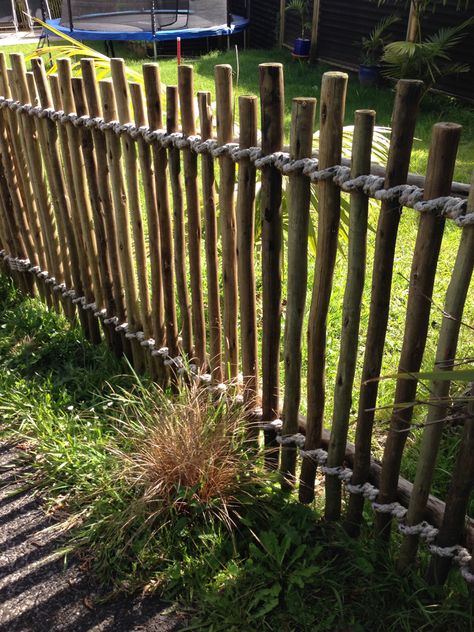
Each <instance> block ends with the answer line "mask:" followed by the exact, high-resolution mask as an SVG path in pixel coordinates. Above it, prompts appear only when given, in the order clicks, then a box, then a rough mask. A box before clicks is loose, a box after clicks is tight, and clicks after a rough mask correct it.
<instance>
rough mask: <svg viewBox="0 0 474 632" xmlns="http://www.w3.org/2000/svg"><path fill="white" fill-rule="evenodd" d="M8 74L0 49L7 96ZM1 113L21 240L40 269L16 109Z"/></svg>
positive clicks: (35, 220)
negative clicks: (16, 188) (16, 192)
mask: <svg viewBox="0 0 474 632" xmlns="http://www.w3.org/2000/svg"><path fill="white" fill-rule="evenodd" d="M10 74H11V71H9V70H8V69H7V65H6V59H5V53H1V52H0V78H1V80H0V85H1V89H2V94H3V95H4V96H5V97H6V98H11V97H12V96H13V95H12V91H11V89H10ZM4 116H5V125H6V128H7V139H8V140H10V141H11V147H12V153H13V156H12V157H13V165H14V170H15V174H16V177H17V182H18V185H19V195H20V200H19V204H20V207H21V208H22V209H23V213H22V216H19V223H20V225H21V226H24V227H25V228H26V229H27V230H26V231H25V233H24V240H25V246H26V248H27V254H28V258H29V260H30V261H31V264H32V265H39V266H40V267H41V268H42V269H45V268H46V259H45V252H44V248H43V244H42V236H41V229H40V226H39V222H38V216H37V212H36V205H35V200H34V198H33V192H32V189H31V182H30V179H29V178H28V175H27V173H26V170H25V169H24V165H25V163H26V160H27V159H26V155H25V151H24V147H23V142H22V135H21V133H20V130H19V118H18V115H17V114H16V113H15V112H13V111H12V110H10V109H8V108H7V110H6V112H5V114H4ZM8 171H9V170H8ZM37 286H38V290H39V292H40V294H41V295H42V296H43V297H44V291H45V290H44V284H42V283H41V282H40V281H39V280H38V283H37Z"/></svg>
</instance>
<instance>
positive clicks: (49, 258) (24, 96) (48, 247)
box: [9, 53, 61, 300]
mask: <svg viewBox="0 0 474 632" xmlns="http://www.w3.org/2000/svg"><path fill="white" fill-rule="evenodd" d="M10 61H11V64H12V73H9V75H10V76H11V78H12V80H13V84H12V83H10V86H12V85H14V89H15V92H16V98H17V99H18V100H20V101H22V102H23V103H28V102H29V100H30V99H29V91H28V83H27V78H26V67H25V60H24V58H23V55H21V54H20V53H12V54H11V55H10ZM19 126H20V129H21V130H22V136H23V140H24V155H25V157H26V164H27V166H28V170H29V175H30V178H31V184H32V189H33V192H34V196H35V200H36V208H37V211H38V218H39V224H40V227H41V233H42V238H43V242H44V247H45V254H46V257H45V263H46V265H47V270H48V271H49V274H50V276H54V275H55V273H56V272H57V273H58V274H59V276H60V273H61V270H60V261H59V244H58V240H57V235H56V227H55V222H54V218H53V214H52V209H51V206H50V203H49V198H48V190H47V184H46V180H45V174H44V172H43V164H42V160H41V153H40V150H39V146H38V142H39V141H38V138H37V135H36V123H35V121H34V120H33V119H32V118H31V117H30V116H29V115H28V114H27V113H25V114H20V115H19ZM46 295H47V296H49V297H50V300H51V299H52V298H53V295H52V288H51V286H49V287H47V288H46ZM54 299H57V296H56V295H55V296H54Z"/></svg>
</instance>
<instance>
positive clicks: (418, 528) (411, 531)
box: [398, 520, 439, 542]
mask: <svg viewBox="0 0 474 632" xmlns="http://www.w3.org/2000/svg"><path fill="white" fill-rule="evenodd" d="M398 530H399V531H400V533H402V534H403V535H416V536H419V537H420V538H422V539H423V540H425V541H426V542H434V540H435V538H436V536H437V535H438V533H439V529H437V528H436V527H433V525H431V524H429V522H426V520H423V521H422V522H419V523H418V524H414V525H408V524H402V523H400V524H399V525H398Z"/></svg>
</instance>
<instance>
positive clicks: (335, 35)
mask: <svg viewBox="0 0 474 632" xmlns="http://www.w3.org/2000/svg"><path fill="white" fill-rule="evenodd" d="M237 1H239V0H237ZM240 1H242V0H240ZM320 2H321V7H320V22H319V36H318V57H319V58H320V59H322V60H325V61H329V62H331V63H334V64H337V65H338V66H341V67H345V68H349V69H354V70H355V69H356V68H357V66H358V64H359V61H360V56H361V48H360V45H361V40H362V38H363V37H364V36H367V35H368V34H369V33H370V31H371V29H372V28H373V27H374V26H375V25H376V24H377V22H378V21H379V20H380V19H381V18H382V17H385V16H387V15H390V14H392V13H398V14H399V15H400V17H401V21H400V23H398V24H397V25H395V26H394V27H393V34H394V36H395V37H396V38H397V39H405V33H406V27H407V22H408V9H406V8H405V7H404V6H403V5H400V3H398V6H396V3H395V2H394V1H393V0H388V1H387V2H386V3H385V4H384V5H382V6H380V7H379V6H377V2H376V0H357V2H354V0H320ZM231 4H232V3H231ZM457 5H458V0H447V1H446V5H445V6H443V5H440V6H438V7H437V9H436V11H435V12H434V13H429V14H428V15H427V16H426V18H425V20H424V24H423V33H424V34H425V35H426V36H428V35H430V34H432V33H434V32H436V31H437V30H438V29H439V28H442V27H448V26H454V25H455V24H459V23H460V22H462V21H463V20H465V19H467V18H468V17H471V16H473V15H474V0H471V6H470V8H469V9H463V10H460V11H458V10H457ZM250 18H251V26H250V38H249V45H250V46H252V47H257V48H258V47H262V48H268V47H271V46H274V45H275V44H276V43H277V41H278V27H279V0H260V1H258V0H251V14H250ZM298 35H299V32H298V22H297V20H296V18H295V16H294V15H292V14H291V13H288V14H287V15H286V28H285V42H286V43H287V44H289V45H291V44H292V42H293V40H294V38H295V37H297V36H298ZM452 55H453V58H454V60H455V61H459V62H463V63H467V64H469V65H470V66H471V72H470V73H467V74H461V75H458V76H452V77H450V78H449V79H447V80H445V81H443V82H442V83H441V84H440V85H439V86H438V87H439V88H441V89H443V90H446V91H447V92H449V93H450V94H454V95H456V96H460V97H463V98H467V99H470V100H474V27H472V28H471V29H470V33H469V34H468V35H467V37H465V38H464V40H463V42H462V43H461V44H460V45H459V46H457V47H456V48H455V49H453V53H452Z"/></svg>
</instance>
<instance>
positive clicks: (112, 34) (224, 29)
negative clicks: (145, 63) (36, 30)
mask: <svg viewBox="0 0 474 632" xmlns="http://www.w3.org/2000/svg"><path fill="white" fill-rule="evenodd" d="M60 21H61V20H60V19H56V20H46V23H47V24H49V25H50V26H52V27H53V28H55V29H56V30H57V31H59V32H60V33H64V34H65V35H70V36H71V37H74V38H75V39H77V40H120V41H124V40H147V41H152V40H155V41H157V42H167V41H171V40H176V38H177V37H180V38H181V39H198V38H200V37H216V36H218V35H234V33H241V32H242V31H245V29H246V28H247V27H248V25H249V20H248V19H247V18H243V17H241V16H240V15H232V20H231V24H230V26H228V25H227V24H221V25H220V26H212V27H208V28H201V29H186V28H184V29H173V30H171V29H163V30H158V31H156V33H155V35H154V36H153V33H152V32H151V31H134V32H130V31H128V32H127V31H121V32H118V31H106V30H104V31H85V30H83V29H73V31H72V32H71V31H70V30H69V28H68V27H67V26H61V24H60Z"/></svg>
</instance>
